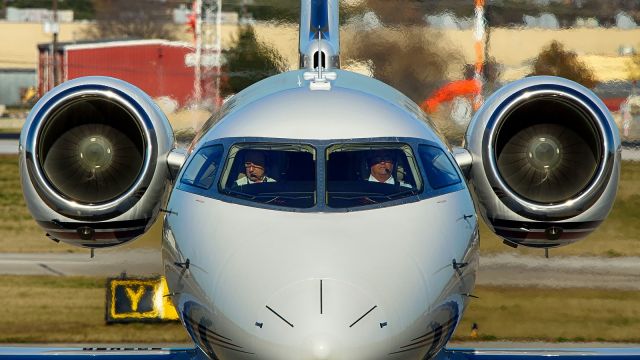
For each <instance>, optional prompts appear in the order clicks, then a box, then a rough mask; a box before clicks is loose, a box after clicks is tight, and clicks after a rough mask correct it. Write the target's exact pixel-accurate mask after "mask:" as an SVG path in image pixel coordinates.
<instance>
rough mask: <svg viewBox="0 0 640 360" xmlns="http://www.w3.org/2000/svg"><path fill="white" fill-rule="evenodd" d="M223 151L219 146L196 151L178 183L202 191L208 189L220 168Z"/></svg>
mask: <svg viewBox="0 0 640 360" xmlns="http://www.w3.org/2000/svg"><path fill="white" fill-rule="evenodd" d="M223 151H224V148H223V147H222V145H220V144H218V145H213V146H206V147H203V148H202V149H200V150H198V152H197V153H196V154H195V155H194V156H193V158H192V159H191V161H190V162H189V165H188V166H187V168H186V169H185V171H184V173H183V174H182V178H181V179H180V182H181V183H183V184H187V185H191V186H196V187H199V188H202V189H209V188H210V187H211V185H212V184H213V180H214V179H215V177H216V172H217V170H218V168H219V167H220V159H221V158H222V153H223Z"/></svg>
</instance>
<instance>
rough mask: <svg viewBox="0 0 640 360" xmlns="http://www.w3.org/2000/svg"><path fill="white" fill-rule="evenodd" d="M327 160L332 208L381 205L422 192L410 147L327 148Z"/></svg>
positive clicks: (356, 146)
mask: <svg viewBox="0 0 640 360" xmlns="http://www.w3.org/2000/svg"><path fill="white" fill-rule="evenodd" d="M326 159H327V164H326V176H327V177H326V179H327V180H326V181H327V183H326V198H327V205H328V206H329V207H332V208H348V207H349V208H350V207H357V206H364V205H371V204H378V203H383V202H387V201H391V200H397V199H400V198H404V197H408V196H412V195H416V194H418V193H419V192H420V191H421V190H422V179H421V178H420V172H419V171H418V167H417V165H416V161H415V157H414V155H413V151H412V150H411V147H410V146H409V145H407V144H402V143H370V144H362V143H348V144H337V145H333V146H330V147H328V148H327V152H326Z"/></svg>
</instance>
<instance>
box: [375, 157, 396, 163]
mask: <svg viewBox="0 0 640 360" xmlns="http://www.w3.org/2000/svg"><path fill="white" fill-rule="evenodd" d="M372 161H373V163H374V164H378V163H381V162H385V163H390V162H393V160H392V159H391V158H390V157H381V156H377V157H374V158H373V159H372Z"/></svg>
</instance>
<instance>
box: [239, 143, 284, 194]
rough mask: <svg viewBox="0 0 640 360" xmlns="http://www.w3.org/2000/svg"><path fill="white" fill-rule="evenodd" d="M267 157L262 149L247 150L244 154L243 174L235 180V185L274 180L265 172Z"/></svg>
mask: <svg viewBox="0 0 640 360" xmlns="http://www.w3.org/2000/svg"><path fill="white" fill-rule="evenodd" d="M266 166H267V157H266V155H265V154H264V152H263V151H260V150H248V151H247V152H246V154H245V155H244V174H243V175H244V176H243V177H241V178H240V179H238V180H236V185H238V186H241V185H248V184H256V183H263V182H275V179H272V178H270V177H268V176H267V174H266Z"/></svg>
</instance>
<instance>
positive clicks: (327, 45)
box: [300, 0, 340, 70]
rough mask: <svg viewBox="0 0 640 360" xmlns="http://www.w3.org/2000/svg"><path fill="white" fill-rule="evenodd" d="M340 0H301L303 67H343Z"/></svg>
mask: <svg viewBox="0 0 640 360" xmlns="http://www.w3.org/2000/svg"><path fill="white" fill-rule="evenodd" d="M338 10H339V1H338V0H301V9H300V68H301V69H309V70H314V69H317V67H318V66H321V67H322V68H323V69H324V70H328V69H339V68H340V32H339V31H340V30H339V22H338Z"/></svg>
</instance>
